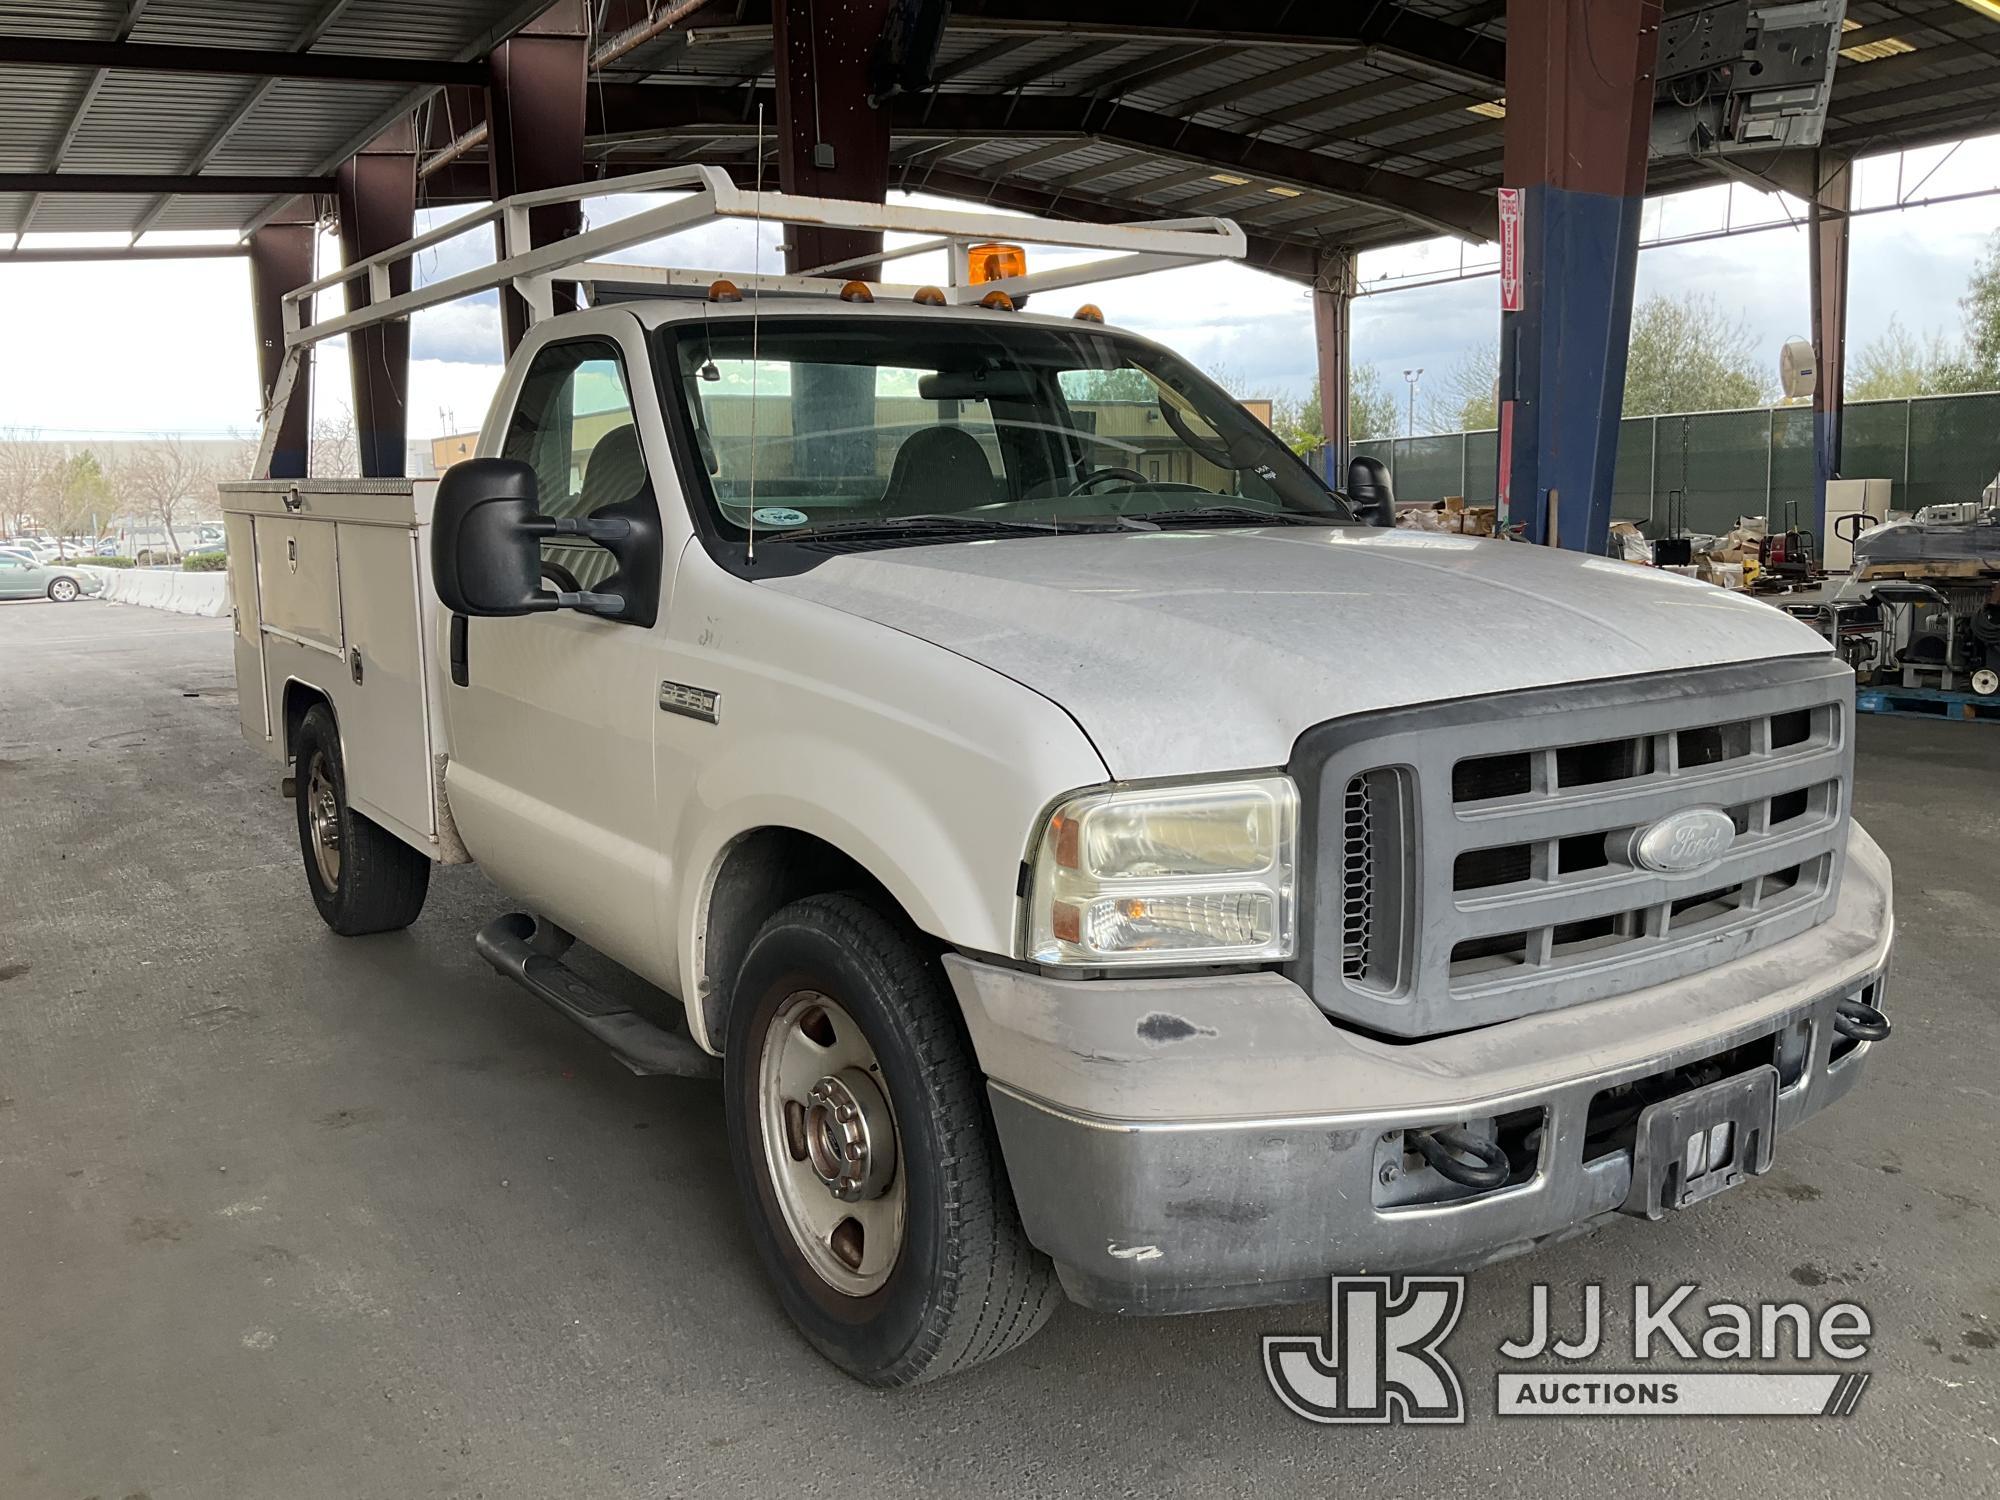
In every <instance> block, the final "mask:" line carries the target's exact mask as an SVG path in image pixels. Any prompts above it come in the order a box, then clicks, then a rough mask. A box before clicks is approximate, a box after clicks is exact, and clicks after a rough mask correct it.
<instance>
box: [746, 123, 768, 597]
mask: <svg viewBox="0 0 2000 1500" xmlns="http://www.w3.org/2000/svg"><path fill="white" fill-rule="evenodd" d="M751 191H752V193H753V194H754V195H755V198H756V202H757V217H756V218H755V219H753V220H752V221H751V223H752V231H751V232H752V240H751V249H750V545H749V548H748V549H747V551H746V553H745V558H744V560H745V561H746V562H747V563H748V564H749V565H750V566H751V567H753V568H754V567H756V566H757V331H758V318H759V316H760V314H761V313H762V312H763V309H764V302H763V283H764V106H763V105H761V104H759V105H758V106H757V166H756V176H755V178H754V179H753V186H752V188H751Z"/></svg>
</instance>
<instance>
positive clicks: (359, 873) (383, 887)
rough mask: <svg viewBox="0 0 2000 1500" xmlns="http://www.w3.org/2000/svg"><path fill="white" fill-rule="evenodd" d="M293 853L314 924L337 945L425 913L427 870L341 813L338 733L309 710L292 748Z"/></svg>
mask: <svg viewBox="0 0 2000 1500" xmlns="http://www.w3.org/2000/svg"><path fill="white" fill-rule="evenodd" d="M296 755H297V788H298V790H297V799H298V812H299V853H300V855H301V856H302V857H303V858H304V860H305V866H306V884H307V886H308V887H310V888H311V890H312V898H313V905H315V906H317V907H318V908H319V914H320V918H321V919H322V920H323V921H324V922H325V923H326V925H327V926H329V927H331V928H332V929H333V930H334V931H335V932H337V933H339V934H340V935H341V936H342V937H360V936H362V935H364V934H366V933H371V932H394V931H396V930H397V929H399V928H403V927H408V926H409V925H410V924H411V923H412V922H414V921H416V920H417V913H419V912H421V911H422V910H423V909H424V896H425V895H426V894H427V893H428V892H429V890H430V883H431V862H430V860H429V859H428V858H426V857H425V856H424V855H422V854H420V853H418V852H417V851H416V850H415V849H412V848H411V847H410V846H409V845H408V844H406V843H404V842H403V841H402V840H401V839H399V838H397V837H396V836H395V835H394V834H392V833H390V832H389V831H388V830H387V829H385V828H383V827H381V825H379V824H377V823H372V822H370V821H369V820H368V819H367V818H365V817H363V816H362V815H361V814H360V813H358V812H356V811H355V810H354V809H353V808H351V807H349V806H348V805H347V769H346V766H345V764H344V762H343V761H342V759H341V754H340V732H339V730H338V729H337V728H335V726H334V722H333V715H332V713H331V712H329V711H328V710H327V709H326V708H325V707H324V706H319V707H315V708H312V709H309V710H308V711H307V713H306V717H305V722H304V723H303V724H302V725H300V726H299V736H298V741H297V744H296Z"/></svg>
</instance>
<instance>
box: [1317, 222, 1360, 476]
mask: <svg viewBox="0 0 2000 1500" xmlns="http://www.w3.org/2000/svg"><path fill="white" fill-rule="evenodd" d="M1354 291H1355V280H1354V254H1353V252H1352V251H1349V250H1326V251H1322V252H1320V254H1319V255H1317V256H1316V257H1315V258H1314V264H1313V289H1312V303H1313V342H1314V343H1315V344H1316V345H1317V347H1318V351H1319V413H1320V416H1319V420H1320V429H1319V430H1320V434H1321V437H1322V438H1323V440H1324V441H1325V443H1326V449H1325V452H1326V461H1327V465H1328V467H1327V469H1326V473H1327V475H1328V477H1329V478H1330V479H1331V480H1332V482H1333V483H1334V484H1337V485H1338V484H1345V483H1346V482H1347V457H1348V453H1349V451H1350V445H1351V444H1352V442H1353V440H1354V434H1353V433H1351V432H1349V431H1348V430H1347V428H1348V414H1349V412H1350V411H1351V410H1352V408H1351V406H1350V404H1349V401H1348V391H1349V388H1350V387H1351V385H1352V383H1353V380H1352V376H1353V370H1352V366H1351V363H1350V357H1351V352H1352V351H1351V345H1350V334H1351V332H1352V322H1353V307H1354Z"/></svg>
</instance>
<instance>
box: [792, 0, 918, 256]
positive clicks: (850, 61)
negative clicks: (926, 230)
mask: <svg viewBox="0 0 2000 1500" xmlns="http://www.w3.org/2000/svg"><path fill="white" fill-rule="evenodd" d="M890 3H891V0H775V3H774V4H773V5H772V7H771V19H772V22H773V25H774V32H773V36H772V46H773V49H774V52H775V55H776V61H777V74H778V110H777V113H778V118H777V120H776V121H775V122H771V123H772V125H773V128H774V130H775V141H776V149H777V156H778V184H779V186H780V187H782V188H783V189H784V191H785V192H787V193H803V194H805V195H807V196H809V197H815V198H847V199H852V200H854V201H856V202H862V203H880V202H882V201H883V200H884V198H885V197H886V196H887V194H888V191H889V114H888V111H887V110H885V109H879V108H877V107H875V106H874V105H872V104H870V103H869V102H868V61H869V58H870V56H871V55H872V54H873V52H874V50H875V44H876V42H877V40H878V39H879V38H880V37H881V35H882V23H883V20H884V18H885V17H886V16H887V15H888V12H889V9H890ZM785 238H786V245H787V248H786V253H785V264H786V266H787V268H788V269H789V270H791V271H793V272H798V271H804V270H810V269H811V268H812V267H814V266H824V265H830V264H832V263H833V262H835V261H841V260H848V259H851V258H853V257H855V256H861V255H868V254H871V253H873V252H875V251H878V250H880V249H881V248H882V236H881V235H879V234H870V233H867V232H865V231H860V230H845V229H814V228H811V227H809V226H801V227H796V228H793V229H792V230H791V231H790V232H789V233H788V234H787V235H786V237H785ZM853 274H854V275H856V276H858V277H862V278H863V279H868V278H871V277H872V276H874V274H875V270H874V268H871V267H860V268H857V269H856V270H855V271H854V273H853Z"/></svg>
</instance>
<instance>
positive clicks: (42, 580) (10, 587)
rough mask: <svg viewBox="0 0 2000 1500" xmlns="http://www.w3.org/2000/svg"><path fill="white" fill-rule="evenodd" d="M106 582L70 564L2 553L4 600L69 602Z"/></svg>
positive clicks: (0, 591) (0, 596) (0, 590)
mask: <svg viewBox="0 0 2000 1500" xmlns="http://www.w3.org/2000/svg"><path fill="white" fill-rule="evenodd" d="M103 587H104V585H103V584H102V583H101V582H100V581H99V580H98V579H96V578H93V577H92V576H91V575H90V574H88V573H85V572H83V571H82V570H81V569H79V568H74V567H71V566H69V565H68V564H66V563H56V562H43V561H31V560H29V559H28V558H25V557H22V556H20V555H19V554H18V553H13V552H9V553H6V554H3V555H0V599H42V598H47V599H53V600H54V601H55V602H56V603H58V604H68V603H69V602H70V601H71V600H73V599H81V598H83V597H84V596H85V595H87V594H95V593H97V592H98V591H99V590H101V589H102V588H103Z"/></svg>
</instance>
